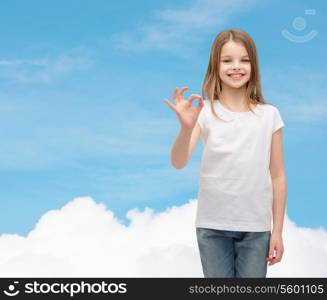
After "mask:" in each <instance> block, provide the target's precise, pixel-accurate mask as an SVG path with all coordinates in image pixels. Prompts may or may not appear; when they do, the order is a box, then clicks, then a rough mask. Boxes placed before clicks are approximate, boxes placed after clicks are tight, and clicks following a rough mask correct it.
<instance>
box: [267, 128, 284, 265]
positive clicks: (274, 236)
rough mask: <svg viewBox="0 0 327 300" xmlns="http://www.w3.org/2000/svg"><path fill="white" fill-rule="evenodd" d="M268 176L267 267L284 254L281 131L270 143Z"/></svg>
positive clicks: (276, 133)
mask: <svg viewBox="0 0 327 300" xmlns="http://www.w3.org/2000/svg"><path fill="white" fill-rule="evenodd" d="M269 168H270V174H271V179H272V184H273V197H274V198H273V230H272V233H271V237H270V241H269V254H268V257H267V260H268V261H269V265H273V264H275V263H278V262H280V261H281V259H282V256H283V253H284V245H283V238H282V233H283V223H284V215H285V206H286V175H285V168H284V159H283V146H282V130H281V129H279V130H277V131H276V132H274V133H273V136H272V143H271V157H270V166H269Z"/></svg>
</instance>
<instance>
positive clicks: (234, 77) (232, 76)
mask: <svg viewBox="0 0 327 300" xmlns="http://www.w3.org/2000/svg"><path fill="white" fill-rule="evenodd" d="M227 75H228V76H229V77H230V78H232V79H234V80H239V79H241V78H242V77H243V76H244V74H227Z"/></svg>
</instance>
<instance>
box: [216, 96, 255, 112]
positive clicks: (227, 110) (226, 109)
mask: <svg viewBox="0 0 327 300" xmlns="http://www.w3.org/2000/svg"><path fill="white" fill-rule="evenodd" d="M216 100H217V101H216V102H217V104H218V106H219V107H220V108H222V109H223V110H224V111H226V112H228V113H230V114H233V115H240V116H243V115H247V114H250V113H252V112H251V111H250V110H249V111H232V110H229V109H228V108H227V107H225V106H224V105H222V103H221V102H220V100H219V99H216ZM257 107H258V105H257V106H256V107H255V108H254V109H253V110H256V109H257Z"/></svg>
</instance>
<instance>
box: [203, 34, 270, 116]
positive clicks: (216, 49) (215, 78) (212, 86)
mask: <svg viewBox="0 0 327 300" xmlns="http://www.w3.org/2000/svg"><path fill="white" fill-rule="evenodd" d="M230 40H233V41H234V42H237V43H242V44H243V45H244V47H245V48H246V51H247V52H248V55H249V59H250V63H251V76H250V79H249V81H248V82H247V83H246V87H247V89H246V106H247V107H248V109H249V110H250V111H252V112H253V110H252V108H251V105H250V103H252V104H254V105H257V104H259V103H261V104H267V102H266V101H265V100H264V98H263V96H262V91H261V83H260V73H259V64H258V54H257V49H256V46H255V44H254V41H253V40H252V38H251V36H250V35H249V34H248V33H246V32H245V31H243V30H241V29H230V30H225V31H222V32H220V33H219V34H218V35H217V36H216V38H215V40H214V42H213V45H212V47H211V53H210V60H209V64H208V69H207V73H206V75H205V78H204V81H203V85H202V97H203V98H205V96H208V98H209V101H210V106H211V111H212V113H213V114H214V115H215V117H216V118H218V119H219V120H221V118H219V117H218V115H217V113H216V111H215V108H214V101H215V100H216V99H219V98H220V95H221V89H222V85H221V80H220V78H219V71H220V60H221V57H220V56H221V49H222V47H223V46H224V44H226V43H227V42H228V41H230ZM253 113H254V112H253ZM222 121H224V120H222Z"/></svg>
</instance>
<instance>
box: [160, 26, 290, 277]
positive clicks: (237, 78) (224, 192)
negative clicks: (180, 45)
mask: <svg viewBox="0 0 327 300" xmlns="http://www.w3.org/2000/svg"><path fill="white" fill-rule="evenodd" d="M187 89H188V87H183V88H181V89H180V90H179V89H178V88H176V89H175V90H174V92H173V101H174V103H175V105H174V104H172V103H170V102H169V100H168V99H164V101H165V102H166V104H167V105H168V106H169V107H170V108H171V109H172V110H173V111H174V112H175V113H176V115H177V117H178V119H179V121H180V125H181V129H180V132H179V134H178V136H177V138H176V141H175V143H174V145H173V148H172V151H171V163H172V165H173V166H174V167H175V168H176V169H181V168H183V167H185V166H186V165H187V163H188V161H189V159H190V158H191V156H192V153H193V151H194V149H195V146H196V144H197V142H198V139H199V137H200V136H201V139H202V142H203V145H204V148H203V154H202V159H201V167H200V180H199V190H198V204H197V212H196V235H197V241H198V247H199V253H200V258H201V264H202V269H203V273H204V276H205V277H266V273H267V263H268V262H269V265H273V264H275V263H277V262H279V261H281V258H282V255H283V252H284V247H283V239H282V231H283V221H284V214H285V206H286V175H285V169H284V159H283V147H282V130H281V128H282V127H284V122H283V120H282V118H281V115H280V113H279V110H278V109H277V107H275V106H273V105H272V104H269V103H267V102H266V101H265V100H264V98H263V96H262V92H261V84H260V74H259V66H258V56H257V51H256V46H255V44H254V42H253V40H252V38H251V37H250V35H249V34H248V33H246V32H244V31H242V30H240V29H231V30H226V31H222V32H220V33H219V34H218V35H217V37H216V38H215V40H214V43H213V45H212V48H211V53H210V60H209V65H208V69H207V73H206V76H205V79H204V82H203V87H202V97H201V96H200V95H197V94H192V95H191V96H190V97H189V98H188V99H187V100H186V99H184V98H183V93H184V92H185V90H187ZM205 95H207V96H208V99H207V100H203V98H204V97H205ZM196 98H198V99H199V103H198V105H197V106H196V107H193V106H192V103H193V101H195V99H196Z"/></svg>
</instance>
